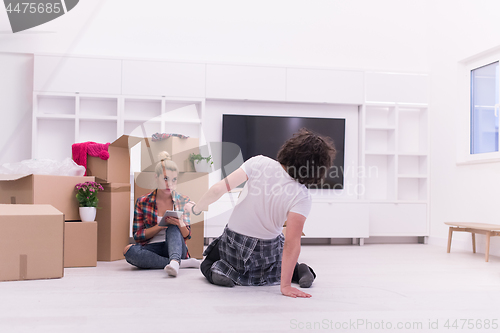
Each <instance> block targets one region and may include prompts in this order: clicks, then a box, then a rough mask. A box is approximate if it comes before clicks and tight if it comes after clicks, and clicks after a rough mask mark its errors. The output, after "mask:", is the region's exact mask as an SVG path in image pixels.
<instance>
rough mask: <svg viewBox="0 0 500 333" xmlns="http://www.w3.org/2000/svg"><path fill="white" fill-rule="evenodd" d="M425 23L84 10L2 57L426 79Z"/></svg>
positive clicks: (379, 12) (3, 26) (305, 13)
mask: <svg viewBox="0 0 500 333" xmlns="http://www.w3.org/2000/svg"><path fill="white" fill-rule="evenodd" d="M425 15H426V8H425V6H422V4H421V2H417V1H401V0H378V1H370V0H354V1H343V0H314V1H304V0H275V1H265V0H253V1H231V0H212V1H203V0H194V1H173V0H145V1H140V2H139V3H138V2H137V1H132V0H107V1H104V0H86V1H80V2H79V3H78V5H77V6H76V7H75V8H74V9H73V10H71V11H70V12H68V13H67V14H65V15H64V16H62V17H60V18H58V19H56V20H53V21H51V22H48V23H46V24H44V25H42V26H39V27H36V28H33V29H31V30H28V31H26V32H21V33H17V34H2V35H1V36H0V39H1V42H0V51H9V52H26V53H30V52H35V53H36V52H42V53H43V52H45V53H54V52H55V53H63V54H79V55H101V56H102V55H106V56H115V57H143V58H160V59H181V60H198V61H215V62H218V61H222V62H237V63H242V62H243V63H263V64H279V65H285V64H291V65H307V66H330V67H340V68H346V67H347V68H349V67H354V68H370V69H390V70H411V71H426V70H427V52H426V48H425V45H426V42H427V31H426V27H425V26H422V23H423V22H424V21H425ZM0 30H4V31H7V30H9V25H8V20H7V16H6V13H5V12H0Z"/></svg>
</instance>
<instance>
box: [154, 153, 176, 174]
mask: <svg viewBox="0 0 500 333" xmlns="http://www.w3.org/2000/svg"><path fill="white" fill-rule="evenodd" d="M158 159H159V160H160V162H159V163H158V164H157V165H156V168H155V172H156V175H157V176H158V177H163V168H165V169H167V170H170V171H176V172H179V168H178V167H177V164H176V163H175V162H174V161H172V157H170V154H169V153H168V152H166V151H162V152H161V153H159V154H158Z"/></svg>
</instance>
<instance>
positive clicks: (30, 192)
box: [0, 175, 94, 221]
mask: <svg viewBox="0 0 500 333" xmlns="http://www.w3.org/2000/svg"><path fill="white" fill-rule="evenodd" d="M93 181H94V177H72V176H49V175H0V204H40V205H41V204H48V205H52V206H54V207H55V208H56V209H58V210H59V211H61V212H62V213H63V214H64V218H65V219H66V220H67V221H70V220H80V213H79V212H78V201H77V200H76V191H75V185H76V184H78V183H84V182H93Z"/></svg>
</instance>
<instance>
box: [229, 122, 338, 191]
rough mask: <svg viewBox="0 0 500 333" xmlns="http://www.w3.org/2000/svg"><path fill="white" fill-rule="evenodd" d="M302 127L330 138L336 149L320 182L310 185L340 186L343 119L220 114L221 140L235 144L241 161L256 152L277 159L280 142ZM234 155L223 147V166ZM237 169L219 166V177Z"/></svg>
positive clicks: (231, 159) (330, 187) (327, 187)
mask: <svg viewBox="0 0 500 333" xmlns="http://www.w3.org/2000/svg"><path fill="white" fill-rule="evenodd" d="M303 127H305V128H307V129H309V130H311V131H313V132H315V133H317V134H320V135H323V136H329V137H330V138H332V140H333V142H334V144H335V149H336V150H337V155H336V158H335V161H334V165H333V167H332V168H331V169H330V170H329V171H328V173H327V177H326V179H325V181H324V182H323V184H321V185H320V186H315V185H313V186H310V188H322V189H343V187H344V173H343V171H344V141H345V119H338V118H306V117H275V116H249V115H227V114H225V115H223V116H222V142H230V143H234V144H236V145H238V146H239V147H240V149H241V154H242V156H243V160H244V161H246V160H248V159H249V158H251V157H253V156H257V155H264V156H268V157H270V158H273V159H276V157H277V155H278V151H279V149H280V148H281V146H282V145H283V143H284V142H285V141H286V140H288V139H289V138H291V137H292V136H293V134H294V133H296V132H297V131H298V130H299V129H301V128H303ZM223 147H224V146H223ZM234 158H235V156H234V151H230V149H224V148H223V149H222V165H223V166H227V165H228V164H230V163H231V161H233V160H234ZM236 168H238V166H233V168H227V167H226V168H222V170H223V171H222V177H226V176H227V175H229V174H230V173H231V172H233V171H234V170H236Z"/></svg>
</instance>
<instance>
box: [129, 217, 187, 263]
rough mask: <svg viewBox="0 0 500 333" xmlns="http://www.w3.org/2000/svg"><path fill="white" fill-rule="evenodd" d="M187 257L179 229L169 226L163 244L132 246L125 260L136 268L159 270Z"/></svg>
mask: <svg viewBox="0 0 500 333" xmlns="http://www.w3.org/2000/svg"><path fill="white" fill-rule="evenodd" d="M186 257H187V247H186V243H185V242H184V238H183V237H182V234H181V231H180V230H179V227H177V226H176V225H169V226H168V228H167V230H165V242H159V243H152V244H145V245H141V244H134V245H132V246H131V247H130V248H129V249H128V251H127V253H125V259H126V260H127V262H128V263H129V264H131V265H134V266H136V267H138V268H156V269H161V268H164V267H165V266H167V265H168V264H169V263H170V260H176V261H178V262H179V263H180V262H181V258H182V259H186Z"/></svg>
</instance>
